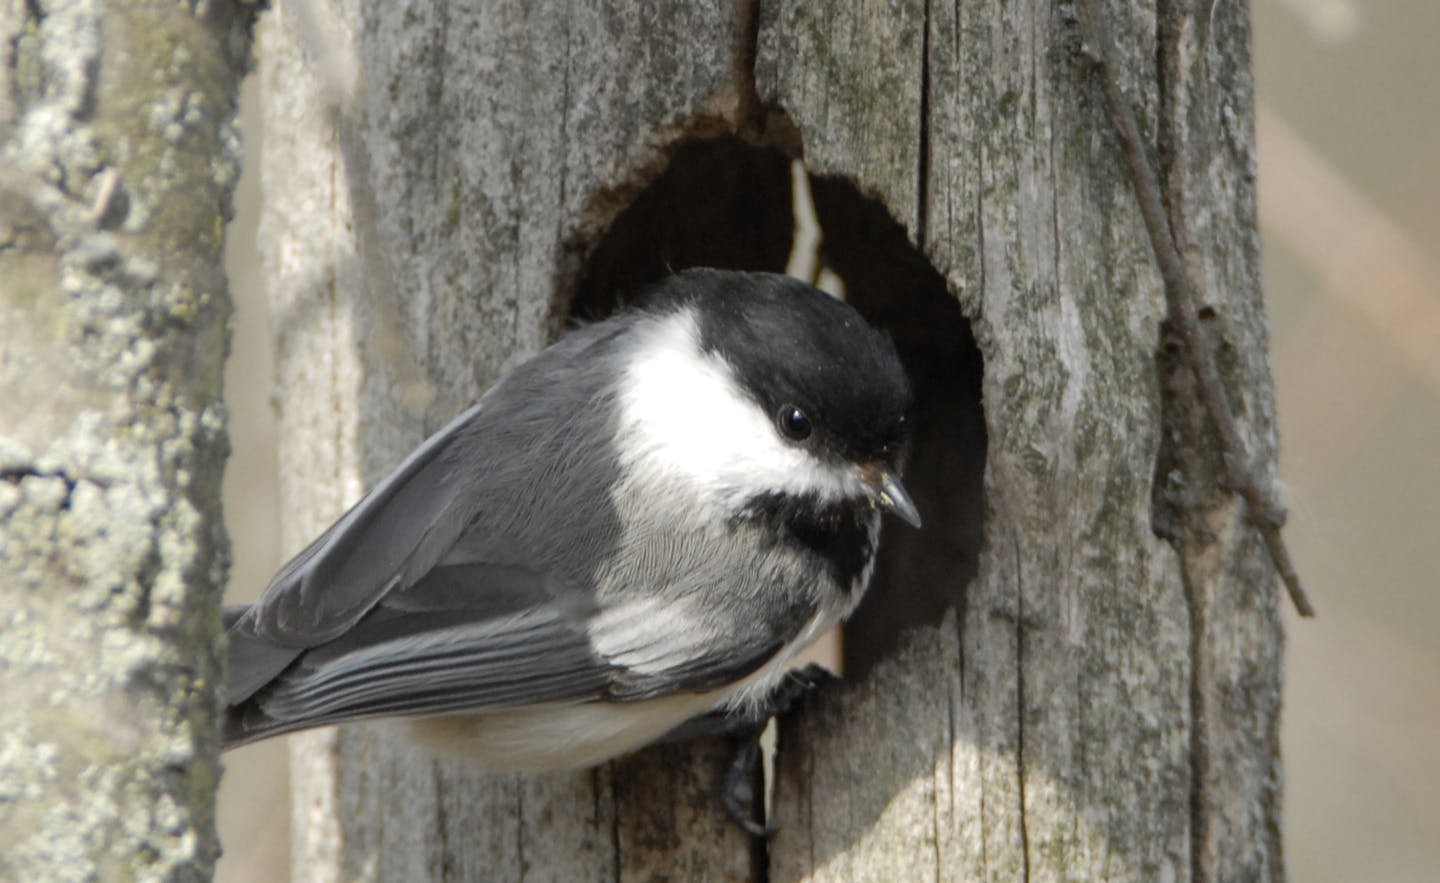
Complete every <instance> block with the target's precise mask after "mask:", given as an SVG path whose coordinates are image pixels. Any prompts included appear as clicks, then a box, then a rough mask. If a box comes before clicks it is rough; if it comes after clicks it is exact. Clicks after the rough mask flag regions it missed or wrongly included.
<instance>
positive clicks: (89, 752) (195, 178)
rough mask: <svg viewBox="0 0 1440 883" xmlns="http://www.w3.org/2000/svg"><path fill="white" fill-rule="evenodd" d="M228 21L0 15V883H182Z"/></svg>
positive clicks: (214, 366) (201, 716)
mask: <svg viewBox="0 0 1440 883" xmlns="http://www.w3.org/2000/svg"><path fill="white" fill-rule="evenodd" d="M249 18H250V13H249V12H248V11H247V10H245V9H236V8H234V7H232V6H230V5H228V4H217V5H216V6H213V7H207V8H206V9H205V10H203V11H194V10H189V9H188V8H186V7H177V6H176V5H175V4H173V3H161V2H134V3H124V4H121V3H107V2H100V3H77V2H64V0H57V2H46V3H26V4H20V3H8V4H5V5H4V7H3V9H0V695H3V696H4V697H5V701H4V702H3V703H0V734H3V737H0V878H3V879H6V880H96V879H105V880H118V879H153V880H173V881H185V880H206V879H209V877H210V872H211V869H212V867H213V864H214V861H215V857H216V855H217V854H218V843H217V842H216V837H215V830H214V822H215V820H214V812H215V808H214V798H215V783H216V781H217V779H218V776H219V763H218V758H217V754H218V738H217V737H218V734H217V731H216V726H215V711H216V708H217V702H218V697H217V696H216V685H217V684H218V683H219V681H220V678H219V670H220V639H219V611H218V605H219V599H220V590H221V588H222V586H223V584H224V580H225V571H226V567H227V563H228V561H227V555H228V543H227V540H226V537H225V533H224V530H223V527H222V525H221V520H220V476H221V468H222V466H223V463H224V457H225V453H226V450H227V442H226V436H225V414H224V410H223V406H222V404H221V400H220V378H221V366H222V362H223V359H224V355H225V348H226V343H227V332H226V327H225V322H226V319H227V317H228V315H229V310H230V303H229V297H228V293H227V291H226V286H225V280H224V277H223V275H222V271H221V267H220V249H221V234H222V231H223V228H224V222H225V221H226V219H227V218H228V215H229V212H230V196H231V193H232V191H233V189H234V186H235V182H236V177H237V175H238V171H239V162H240V156H239V141H238V138H237V135H236V132H235V130H234V115H235V109H236V101H237V93H238V90H239V85H240V79H241V77H242V76H243V74H244V70H245V66H246V64H247V63H248V56H249V47H250V32H249V27H250V21H249Z"/></svg>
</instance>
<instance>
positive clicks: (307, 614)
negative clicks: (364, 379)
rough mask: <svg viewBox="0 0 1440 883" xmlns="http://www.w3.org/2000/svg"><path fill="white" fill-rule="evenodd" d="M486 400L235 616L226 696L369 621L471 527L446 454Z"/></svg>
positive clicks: (254, 686) (260, 682)
mask: <svg viewBox="0 0 1440 883" xmlns="http://www.w3.org/2000/svg"><path fill="white" fill-rule="evenodd" d="M484 404H485V402H484V400H483V399H482V400H481V402H480V404H478V405H476V406H474V407H472V408H470V409H469V410H467V411H465V412H464V413H462V414H461V415H459V416H458V417H456V418H455V419H454V420H452V421H450V423H449V424H448V425H447V426H446V427H445V428H444V429H442V430H441V431H440V432H437V433H436V434H435V435H433V436H431V437H430V439H429V440H428V441H426V442H425V444H423V445H421V446H420V447H419V448H418V449H416V450H415V452H414V453H412V454H411V455H410V456H409V457H407V458H406V459H405V461H404V462H403V463H401V464H400V466H399V467H398V468H396V469H395V471H394V472H392V473H391V474H390V475H389V476H388V477H386V478H385V480H384V481H383V482H381V483H380V484H379V485H377V486H376V487H375V489H374V490H372V491H371V492H370V493H368V494H366V495H365V497H364V498H363V499H362V500H361V501H360V502H359V503H356V504H355V505H354V506H353V507H351V509H350V511H348V512H346V513H345V515H344V516H343V517H342V518H341V519H340V520H339V521H337V522H335V524H333V525H331V526H330V528H329V529H328V530H326V531H325V532H324V533H323V534H321V535H320V536H319V537H318V538H317V539H316V540H315V541H314V542H312V543H311V544H310V545H309V546H307V547H306V548H305V549H304V551H302V552H300V554H298V555H296V556H295V557H294V558H293V559H291V560H290V562H289V563H288V564H286V565H285V567H284V568H283V569H282V570H281V571H280V572H279V573H278V574H276V576H275V578H274V579H273V580H271V581H270V585H269V587H268V588H267V589H266V590H265V594H264V595H263V596H262V597H261V598H260V600H259V601H258V602H256V603H255V604H253V605H251V606H249V607H248V608H244V609H243V610H239V609H236V610H234V611H232V612H231V613H230V614H229V615H227V617H226V631H227V632H228V636H229V639H230V658H229V671H228V674H227V679H226V690H225V692H226V701H227V702H229V703H232V704H233V703H237V702H240V701H242V700H244V699H245V698H246V697H248V696H250V695H251V694H252V693H254V692H255V691H256V690H258V689H260V688H261V687H262V686H264V685H265V684H266V683H267V682H268V681H269V680H270V679H271V678H273V677H275V676H276V675H277V674H279V673H280V672H281V671H282V670H283V669H284V668H285V667H286V666H288V665H290V664H291V662H293V661H294V660H295V658H296V657H297V656H298V655H299V654H300V653H301V652H302V651H303V650H304V649H305V648H307V647H313V646H316V645H317V644H321V643H324V642H325V641H328V640H331V639H333V638H335V637H337V636H339V635H342V634H344V632H345V631H346V630H348V629H350V628H351V627H353V626H354V625H355V624H356V623H357V622H359V621H360V619H361V617H363V616H364V615H365V614H366V613H367V612H368V611H369V610H370V609H371V608H373V607H374V606H375V605H376V604H377V603H379V601H380V600H381V599H382V598H384V597H385V595H386V593H388V592H390V591H392V590H393V589H395V588H397V587H404V586H407V585H410V584H413V583H414V582H416V581H417V580H418V579H419V578H420V577H421V576H423V575H424V574H425V573H426V572H427V571H428V570H430V568H431V567H432V566H433V565H434V563H435V562H436V561H437V560H439V558H440V557H441V556H442V555H444V554H445V551H446V550H447V549H448V548H449V547H450V546H451V545H453V544H454V542H455V539H456V537H457V536H459V534H460V533H461V532H462V531H463V530H464V529H465V525H466V522H467V518H465V517H464V516H463V514H458V515H457V513H455V512H454V511H453V510H454V509H455V507H457V506H459V505H467V501H466V500H464V499H461V498H460V490H461V485H460V483H459V482H457V481H455V480H454V479H453V476H452V471H453V468H454V466H453V464H452V463H451V462H450V458H447V457H446V456H445V454H446V452H447V450H449V449H450V447H451V445H453V444H454V443H455V441H456V439H457V437H458V436H459V435H460V434H461V432H462V431H464V430H465V429H466V427H468V426H470V425H471V424H472V423H473V422H474V421H475V420H476V419H477V418H478V417H479V416H480V414H481V410H482V408H483V407H484Z"/></svg>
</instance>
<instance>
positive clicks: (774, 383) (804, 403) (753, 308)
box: [648, 269, 910, 465]
mask: <svg viewBox="0 0 1440 883" xmlns="http://www.w3.org/2000/svg"><path fill="white" fill-rule="evenodd" d="M648 305H649V306H650V307H652V308H658V309H665V308H667V307H677V306H683V305H690V306H692V307H693V308H694V309H695V311H696V318H697V322H698V324H699V330H700V344H701V346H702V347H703V348H704V349H705V350H706V351H707V352H711V353H714V354H716V355H718V356H720V357H721V358H723V359H724V360H725V362H726V363H727V364H729V366H730V368H731V370H732V371H734V373H735V376H736V377H737V379H738V380H739V382H740V384H741V386H742V387H743V388H744V389H745V391H746V392H747V393H749V395H751V396H752V397H753V398H754V399H755V400H756V401H757V402H758V403H759V404H760V405H761V407H762V408H764V410H765V411H766V413H769V414H771V415H778V414H779V412H780V411H781V409H782V408H784V407H785V406H788V405H793V406H795V407H797V408H799V409H800V410H801V411H803V412H804V414H805V415H806V416H807V417H808V418H809V421H810V422H811V424H812V425H813V427H814V441H815V443H817V444H818V449H819V450H821V451H825V452H828V453H830V454H832V455H834V456H836V457H838V458H842V459H845V460H848V461H850V462H855V463H861V462H867V461H882V462H886V463H889V464H891V465H897V464H898V462H899V460H900V458H901V457H902V455H903V451H904V445H905V442H906V426H905V416H906V412H907V411H908V410H909V407H910V385H909V382H908V380H907V379H906V377H905V370H904V368H903V367H902V366H901V363H900V358H899V356H898V355H897V354H896V352H895V347H894V344H892V343H891V341H890V339H889V338H888V337H887V336H885V335H884V334H882V333H880V332H879V331H877V330H875V329H874V328H873V327H872V326H871V325H870V324H869V323H867V322H866V321H865V319H864V318H863V317H861V315H860V314H859V313H858V312H856V311H855V309H854V308H853V307H851V306H850V305H849V304H847V303H845V302H844V301H841V300H839V299H837V298H834V297H831V296H830V295H828V294H826V293H825V292H823V291H820V290H819V289H817V288H814V287H813V286H810V285H807V284H805V283H804V282H801V281H800V280H798V279H794V278H791V277H789V276H781V275H777V274H774V273H735V272H728V271H727V272H722V271H717V270H705V269H694V270H687V271H685V272H683V273H680V274H678V275H677V276H675V277H672V278H671V279H669V280H666V282H665V283H663V284H662V285H661V286H658V287H657V288H656V289H654V290H653V293H652V296H651V299H650V300H649V301H648Z"/></svg>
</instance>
